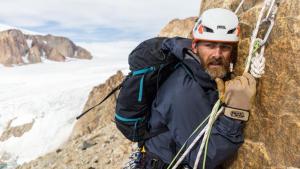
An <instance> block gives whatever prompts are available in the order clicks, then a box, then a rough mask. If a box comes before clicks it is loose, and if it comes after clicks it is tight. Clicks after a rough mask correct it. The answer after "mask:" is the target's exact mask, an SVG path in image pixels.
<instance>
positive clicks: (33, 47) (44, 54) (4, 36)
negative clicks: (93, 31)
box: [0, 29, 92, 66]
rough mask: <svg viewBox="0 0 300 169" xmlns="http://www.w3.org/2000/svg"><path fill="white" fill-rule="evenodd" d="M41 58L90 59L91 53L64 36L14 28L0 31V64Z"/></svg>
mask: <svg viewBox="0 0 300 169" xmlns="http://www.w3.org/2000/svg"><path fill="white" fill-rule="evenodd" d="M42 58H44V59H50V60H53V61H64V60H65V59H66V58H78V59H91V58H92V55H91V53H90V52H88V51H87V50H86V49H83V48H82V47H80V46H76V45H75V44H74V43H73V42H72V41H71V40H69V39H68V38H65V37H58V36H52V35H46V36H41V35H25V34H23V33H22V32H21V31H19V30H16V29H12V30H7V31H2V32H0V64H3V65H6V66H9V65H22V64H28V63H39V62H42Z"/></svg>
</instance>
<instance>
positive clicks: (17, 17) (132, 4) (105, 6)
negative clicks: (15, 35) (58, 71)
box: [0, 0, 199, 38]
mask: <svg viewBox="0 0 300 169" xmlns="http://www.w3.org/2000/svg"><path fill="white" fill-rule="evenodd" d="M198 3H199V2H198V1H197V0H185V1H174V0H111V1H109V0H63V1H61V0H51V1H50V0H44V1H40V0H26V1H24V0H10V1H4V2H1V6H0V22H3V23H6V24H10V25H13V26H19V27H24V28H27V29H34V30H35V31H39V30H42V31H51V30H55V31H54V33H56V32H59V33H60V32H64V31H70V30H76V31H77V32H78V31H79V32H83V33H84V34H86V35H88V34H90V35H93V34H95V35H97V33H99V32H101V31H103V30H106V31H110V32H111V36H112V37H114V38H119V37H118V36H116V34H118V33H120V37H124V36H126V35H129V36H132V35H134V33H135V32H138V33H137V34H139V35H137V37H139V36H144V35H147V34H152V35H153V34H156V33H158V32H159V30H160V29H161V28H162V27H163V26H164V25H165V24H167V23H168V22H169V21H170V20H171V19H174V18H185V17H189V16H195V15H197V12H198ZM95 32H96V33H95ZM104 32H105V31H104ZM45 33H46V32H45ZM50 33H51V32H50ZM99 35H101V33H100V34H99ZM101 36H102V35H101Z"/></svg>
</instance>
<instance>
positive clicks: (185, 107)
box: [162, 83, 244, 169]
mask: <svg viewBox="0 0 300 169" xmlns="http://www.w3.org/2000/svg"><path fill="white" fill-rule="evenodd" d="M192 85H194V84H192V83H190V84H185V85H183V86H184V87H185V88H186V90H185V89H183V90H181V91H177V92H176V93H175V94H174V95H173V97H172V102H171V106H170V108H169V109H168V111H165V112H164V113H162V116H163V118H164V120H165V123H166V125H167V127H168V129H169V130H170V132H171V135H172V138H173V140H174V141H175V143H176V145H177V147H178V150H179V148H180V147H181V146H182V145H183V144H184V142H185V141H186V139H187V138H188V137H189V136H190V134H191V133H192V132H193V131H194V129H195V128H196V127H197V126H198V125H199V124H200V123H201V122H202V121H203V120H204V119H205V117H207V116H208V115H209V114H210V112H211V106H208V105H210V104H211V103H210V102H209V101H208V100H207V99H205V97H207V96H206V95H205V92H204V91H202V92H201V91H200V92H198V93H197V92H196V93H195V91H193V90H189V89H193V88H194V87H193V86H192ZM199 90H201V88H199ZM242 125H243V124H242V123H241V122H240V121H236V120H233V119H229V118H227V117H225V116H223V115H221V116H220V117H219V118H218V119H217V121H216V122H215V123H214V125H213V128H212V131H211V135H210V139H209V143H208V152H207V158H206V168H209V169H214V168H216V167H217V166H219V165H220V164H222V162H224V160H226V159H228V158H229V157H231V156H232V155H233V154H234V153H235V152H236V151H237V149H238V148H239V146H240V145H241V144H242V142H243V140H244V138H243V134H242ZM193 138H194V137H193ZM193 138H191V139H189V140H188V145H189V143H191V142H192V140H193ZM201 140H202V139H201ZM201 140H200V142H201ZM199 147H200V143H197V144H196V146H195V147H194V148H193V150H192V151H191V152H190V153H189V155H188V156H187V157H186V159H185V160H186V161H185V162H187V163H188V164H189V165H190V166H191V167H193V165H194V162H195V159H196V156H197V153H198V150H199ZM202 161H203V157H201V160H200V164H199V166H198V168H202Z"/></svg>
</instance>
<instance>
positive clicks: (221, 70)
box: [200, 57, 230, 79]
mask: <svg viewBox="0 0 300 169" xmlns="http://www.w3.org/2000/svg"><path fill="white" fill-rule="evenodd" d="M200 60H201V62H202V65H203V67H204V69H205V71H206V72H207V73H208V74H209V76H210V77H211V79H216V78H221V79H222V78H224V77H225V76H226V75H227V73H228V72H229V64H230V63H229V61H226V60H225V58H224V57H220V58H218V59H216V58H211V59H208V60H207V62H204V61H203V59H202V58H201V57H200ZM210 65H220V66H218V67H210Z"/></svg>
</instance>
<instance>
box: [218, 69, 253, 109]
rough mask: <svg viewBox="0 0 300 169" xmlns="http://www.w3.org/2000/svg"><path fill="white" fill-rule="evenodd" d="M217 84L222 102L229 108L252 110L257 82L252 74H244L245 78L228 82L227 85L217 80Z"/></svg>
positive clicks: (240, 77)
mask: <svg viewBox="0 0 300 169" xmlns="http://www.w3.org/2000/svg"><path fill="white" fill-rule="evenodd" d="M216 83H217V86H218V90H219V97H220V100H221V101H222V102H223V103H225V104H226V105H227V106H228V107H231V108H236V109H242V110H250V108H251V104H252V102H253V98H254V96H255V93H256V81H255V78H254V77H253V76H252V75H251V74H249V73H244V74H243V76H237V77H236V78H234V79H232V80H229V81H226V82H225V85H224V81H223V80H222V79H220V78H216Z"/></svg>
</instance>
